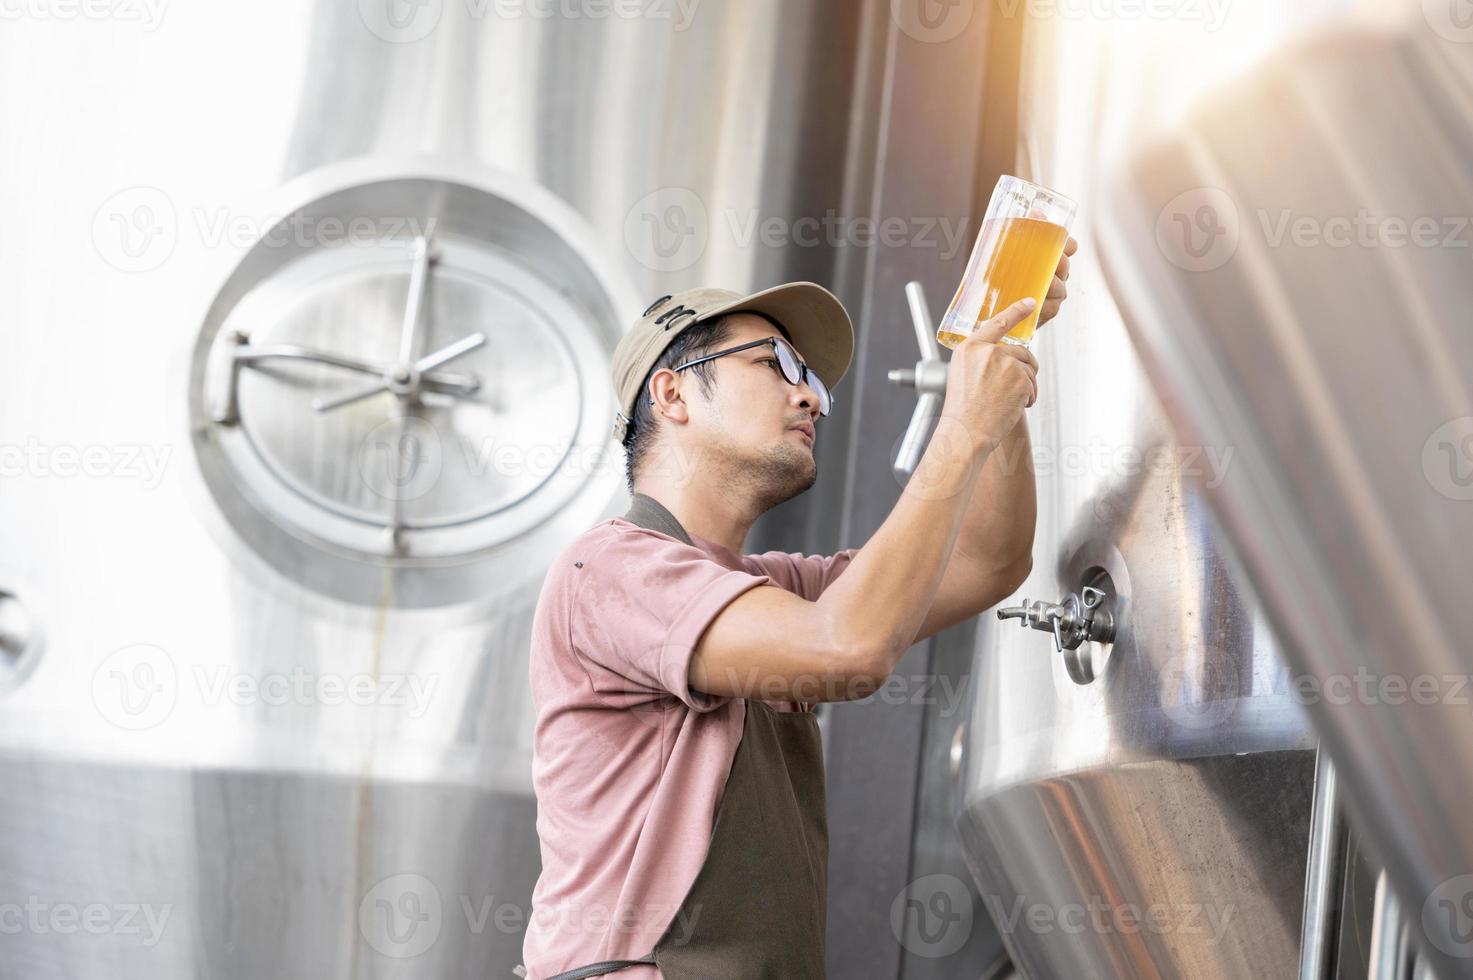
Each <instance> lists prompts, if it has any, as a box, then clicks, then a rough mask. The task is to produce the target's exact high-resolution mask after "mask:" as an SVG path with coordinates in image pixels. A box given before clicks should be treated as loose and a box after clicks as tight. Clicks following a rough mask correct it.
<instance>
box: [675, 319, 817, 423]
mask: <svg viewBox="0 0 1473 980" xmlns="http://www.w3.org/2000/svg"><path fill="white" fill-rule="evenodd" d="M764 345H766V346H769V347H771V348H772V350H773V353H774V354H775V355H776V360H777V366H778V370H779V371H780V372H781V373H782V376H783V380H785V381H787V383H788V384H790V385H796V384H800V383H802V382H805V381H806V382H807V383H808V387H810V388H812V389H813V391H814V393H815V394H817V395H818V414H819V415H827V414H829V409H831V408H833V407H834V398H833V396H832V395H830V394H829V388H828V385H826V384H824V383H823V379H822V378H820V377H819V376H818V374H817V372H815V371H814V370H813V369H812V368H811V367H809V366H808V365H807V364H804V363H803V362H802V361H800V360H799V359H798V352H797V351H795V350H793V348H792V347H790V346H789V345H788V342H787V341H785V340H783V339H782V338H781V337H763V338H762V339H761V340H754V341H752V342H751V343H750V344H741V345H739V346H736V347H728V348H727V349H726V350H719V351H717V352H716V353H714V354H706V355H705V356H703V357H697V358H693V359H692V360H689V361H686V362H685V363H684V364H682V365H680V366H679V367H676V368H673V369H672V370H675V371H684V370H685V369H686V368H688V367H693V366H695V365H697V364H700V363H702V362H704V361H709V360H712V359H713V358H717V357H725V356H726V355H727V354H735V353H736V352H737V351H742V350H751V349H752V348H753V347H762V346H764ZM755 363H757V364H761V363H762V362H761V361H757V362H755Z"/></svg>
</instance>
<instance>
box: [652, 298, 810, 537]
mask: <svg viewBox="0 0 1473 980" xmlns="http://www.w3.org/2000/svg"><path fill="white" fill-rule="evenodd" d="M728 324H729V326H730V327H731V336H730V337H729V338H728V339H727V340H726V341H724V342H723V343H722V344H721V345H720V346H719V347H717V348H716V350H726V349H728V348H731V347H738V346H740V345H742V344H745V343H749V342H750V341H753V340H761V339H762V338H764V337H779V338H781V337H782V334H781V333H779V332H778V330H777V328H776V327H774V326H773V325H772V324H771V323H770V322H768V321H767V320H764V319H763V318H762V317H760V316H756V315H755V314H751V313H737V314H733V315H732V316H731V317H730V318H729V320H728ZM794 350H797V348H796V347H794ZM710 353H713V354H714V353H716V351H714V350H713V351H711V352H710ZM798 356H799V358H802V357H803V352H802V351H801V350H798ZM708 363H709V364H710V366H711V368H712V370H713V374H714V376H715V379H716V384H715V390H714V391H712V393H711V397H710V399H707V398H706V397H705V396H704V394H703V393H702V391H701V388H700V385H699V384H698V383H697V381H696V379H695V378H693V377H690V376H689V375H690V371H689V370H687V371H682V372H680V373H681V374H682V375H685V376H686V377H685V378H683V380H682V385H681V393H682V396H683V397H684V398H685V401H686V404H687V406H688V410H689V413H690V424H689V425H687V426H684V427H682V428H683V431H682V432H681V433H680V435H679V438H681V439H682V441H683V442H684V444H685V449H686V450H687V451H688V452H689V453H691V458H694V459H696V460H697V461H698V465H701V466H706V465H710V466H713V467H715V468H716V470H717V471H718V472H719V477H720V479H721V481H722V484H723V485H729V484H734V485H735V487H734V489H735V488H741V489H743V490H745V491H746V492H748V493H749V494H750V495H751V496H752V497H753V498H754V499H755V502H756V503H757V504H758V506H759V507H760V509H762V510H766V509H768V508H771V507H775V506H777V505H778V504H780V503H782V502H783V501H785V500H789V499H791V498H793V497H796V496H797V495H798V494H800V493H802V492H803V491H804V490H807V489H808V488H809V487H811V486H813V483H814V481H815V480H816V479H818V464H817V463H816V462H815V461H814V458H813V445H812V444H811V443H810V442H809V440H808V437H807V436H806V435H805V434H804V433H803V432H801V431H799V430H798V429H795V428H794V426H795V425H800V424H802V423H808V424H810V425H812V426H813V429H814V435H815V437H816V436H817V435H818V433H819V432H821V431H822V428H823V426H822V424H821V423H820V421H819V414H818V395H817V393H816V392H814V390H813V389H812V388H810V387H809V386H808V385H807V384H806V383H804V384H797V385H794V384H789V383H788V381H787V379H786V378H784V377H783V375H782V370H781V369H780V368H779V367H778V364H777V355H776V354H775V353H774V351H773V349H772V348H771V347H770V346H767V345H762V346H758V347H752V348H749V349H747V350H744V351H738V352H737V353H735V354H726V355H723V356H722V357H718V358H716V359H714V360H712V361H709V362H708ZM712 475H713V476H715V475H717V473H713V474H712Z"/></svg>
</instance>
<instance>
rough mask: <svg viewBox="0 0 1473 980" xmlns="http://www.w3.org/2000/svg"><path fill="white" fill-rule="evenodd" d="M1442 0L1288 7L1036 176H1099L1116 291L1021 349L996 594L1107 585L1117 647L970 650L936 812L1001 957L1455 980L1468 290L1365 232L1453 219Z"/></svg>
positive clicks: (1136, 970)
mask: <svg viewBox="0 0 1473 980" xmlns="http://www.w3.org/2000/svg"><path fill="white" fill-rule="evenodd" d="M1326 6H1329V5H1326ZM1434 6H1435V5H1428V6H1427V7H1426V8H1425V10H1426V16H1423V15H1422V12H1420V11H1408V10H1401V9H1398V10H1396V11H1394V12H1393V14H1394V16H1392V17H1389V18H1388V19H1387V20H1385V21H1384V22H1383V21H1375V22H1369V23H1361V22H1347V21H1346V20H1332V21H1329V22H1327V23H1324V24H1320V25H1317V26H1316V27H1315V28H1314V29H1311V30H1308V31H1306V32H1305V33H1304V34H1303V35H1302V36H1300V37H1297V38H1295V39H1293V40H1292V41H1291V42H1289V43H1286V44H1284V45H1282V46H1281V47H1280V49H1279V50H1277V51H1274V52H1270V53H1269V55H1268V56H1267V57H1265V58H1264V59H1263V60H1262V61H1261V62H1256V63H1253V64H1251V65H1248V66H1245V67H1244V68H1243V69H1242V70H1240V71H1237V72H1235V73H1233V74H1231V75H1230V76H1228V77H1225V78H1224V79H1223V80H1222V82H1221V84H1219V85H1217V86H1215V87H1213V88H1212V89H1211V90H1210V91H1209V92H1208V93H1207V94H1205V95H1204V96H1203V97H1202V98H1200V99H1199V100H1197V101H1196V102H1195V103H1194V104H1193V105H1192V107H1191V109H1190V110H1189V111H1188V112H1186V113H1185V114H1184V115H1182V116H1181V117H1180V118H1179V119H1176V120H1174V121H1173V122H1172V123H1171V124H1170V125H1167V126H1163V127H1161V128H1160V129H1159V130H1158V131H1157V132H1155V133H1153V134H1152V135H1151V138H1149V139H1144V138H1142V139H1131V140H1124V141H1121V143H1120V144H1117V146H1118V148H1119V149H1120V151H1121V152H1120V153H1118V154H1117V155H1114V156H1113V157H1111V161H1113V162H1110V163H1109V165H1108V169H1109V173H1107V174H1103V175H1097V174H1095V175H1092V174H1091V173H1087V172H1085V171H1083V170H1081V169H1080V168H1079V167H1078V166H1077V165H1076V164H1077V161H1069V160H1067V159H1065V160H1060V159H1056V158H1047V157H1046V158H1045V159H1044V160H1043V161H1042V163H1044V164H1050V163H1051V164H1053V168H1052V169H1053V171H1054V172H1052V173H1046V174H1043V175H1041V176H1043V177H1044V179H1046V180H1047V179H1049V178H1052V179H1055V180H1059V181H1061V182H1063V186H1071V187H1072V186H1073V185H1072V184H1070V183H1068V181H1070V180H1071V179H1072V180H1079V181H1082V182H1088V183H1090V184H1091V187H1092V189H1093V191H1094V193H1092V194H1091V199H1090V200H1087V201H1082V202H1081V212H1082V213H1083V214H1084V215H1086V221H1087V222H1088V224H1089V227H1088V228H1087V230H1086V234H1085V235H1083V236H1081V237H1082V238H1084V239H1085V241H1086V242H1087V245H1086V247H1087V248H1088V249H1089V250H1090V251H1091V252H1092V253H1093V254H1092V255H1091V256H1090V258H1089V259H1088V260H1087V261H1086V263H1084V264H1082V266H1081V267H1082V268H1083V269H1084V270H1088V271H1085V273H1084V281H1085V282H1086V283H1091V284H1092V283H1094V282H1096V281H1098V282H1100V283H1101V284H1102V285H1104V286H1107V287H1108V288H1107V289H1099V290H1093V289H1091V288H1090V287H1089V286H1085V287H1084V288H1083V289H1082V290H1079V291H1080V292H1083V293H1084V296H1085V300H1084V303H1083V304H1082V306H1081V307H1078V308H1076V310H1075V311H1074V312H1073V313H1072V315H1073V316H1074V317H1076V318H1078V317H1080V316H1083V317H1086V318H1087V319H1088V327H1087V329H1077V330H1071V331H1069V332H1068V334H1067V335H1066V334H1065V333H1064V332H1063V331H1046V332H1045V335H1044V340H1043V342H1042V343H1041V344H1040V345H1036V347H1037V349H1038V352H1039V358H1040V361H1041V362H1042V363H1043V364H1044V375H1043V376H1044V377H1048V378H1051V379H1052V383H1050V384H1046V385H1045V386H1044V387H1043V392H1044V394H1043V396H1042V399H1041V405H1040V407H1039V409H1038V410H1036V411H1035V414H1034V432H1035V441H1036V442H1037V443H1038V444H1039V447H1040V450H1041V453H1040V456H1039V460H1040V474H1039V492H1040V509H1039V535H1038V540H1037V546H1036V552H1035V566H1034V567H1035V570H1034V573H1033V575H1032V577H1031V578H1030V579H1029V581H1028V582H1027V583H1026V584H1025V585H1024V587H1023V589H1022V592H1021V595H1022V596H1023V597H1025V598H1026V599H1028V600H1031V602H1030V604H1028V605H1025V606H1020V607H1019V608H1018V609H1017V610H1016V614H1015V615H1016V617H1021V618H1022V621H1023V622H1025V623H1026V622H1028V621H1029V620H1036V621H1038V622H1039V623H1040V624H1041V625H1043V626H1045V627H1047V626H1048V625H1050V623H1051V622H1052V620H1050V619H1049V615H1050V610H1051V608H1052V607H1050V606H1045V605H1038V603H1062V602H1063V601H1064V600H1065V599H1066V597H1068V596H1070V595H1071V594H1072V595H1074V596H1075V597H1079V596H1082V595H1083V590H1084V589H1085V588H1087V587H1088V588H1098V589H1100V590H1101V591H1102V592H1103V597H1102V599H1101V601H1100V609H1101V611H1102V612H1105V613H1108V614H1109V615H1110V617H1111V619H1110V624H1111V626H1112V627H1113V630H1114V635H1113V638H1112V640H1113V642H1109V643H1093V642H1089V641H1087V640H1086V641H1084V642H1081V643H1080V644H1079V645H1078V646H1077V647H1075V648H1074V649H1066V650H1057V649H1056V644H1055V642H1054V639H1053V637H1052V636H1051V635H1049V634H1047V633H1044V632H1035V631H1033V630H1029V629H1020V628H1019V626H1018V623H1017V622H1015V621H1013V619H1006V620H1001V621H996V622H992V623H990V624H988V625H987V626H986V627H984V629H983V631H982V634H981V636H980V638H979V643H978V657H977V666H976V670H977V673H976V676H975V679H974V680H975V684H974V691H975V693H976V701H975V704H974V706H973V712H972V715H971V718H970V719H969V721H968V724H967V727H966V729H965V731H964V732H963V735H962V740H963V745H964V748H965V753H964V762H963V764H962V766H961V772H960V781H961V784H962V787H963V789H962V793H963V805H962V808H961V811H960V813H959V819H958V827H959V829H960V831H961V834H962V837H963V840H964V842H965V845H966V847H967V851H968V854H969V858H970V860H971V863H972V867H973V869H974V871H975V873H976V875H977V878H978V882H979V884H980V886H981V891H982V899H983V901H984V902H986V903H987V904H988V905H989V909H990V911H992V913H993V915H994V918H995V919H996V921H997V924H998V926H999V928H1000V929H1001V932H1002V935H1003V938H1004V941H1005V942H1006V944H1007V946H1008V949H1009V951H1010V952H1011V954H1012V956H1013V960H1014V962H1015V964H1016V965H1017V966H1018V967H1020V968H1021V969H1022V970H1023V972H1025V973H1026V974H1027V975H1029V976H1035V977H1045V976H1123V977H1158V976H1185V977H1192V978H1208V977H1222V978H1229V977H1249V976H1253V977H1259V976H1264V977H1266V976H1274V977H1282V976H1294V975H1300V976H1306V977H1311V976H1313V977H1322V976H1329V975H1340V976H1357V975H1359V976H1364V975H1366V972H1365V971H1366V970H1367V968H1368V967H1367V963H1368V961H1369V960H1376V961H1377V962H1378V963H1379V964H1380V965H1376V966H1372V967H1370V970H1371V973H1370V975H1372V976H1402V975H1410V970H1411V966H1410V964H1411V963H1412V961H1413V958H1414V957H1421V961H1420V964H1419V965H1418V967H1417V969H1418V971H1419V972H1418V975H1423V974H1422V973H1421V971H1422V970H1425V969H1428V968H1432V967H1435V968H1436V970H1437V975H1439V976H1444V977H1452V976H1465V975H1468V970H1469V963H1470V962H1473V961H1470V960H1469V959H1468V957H1469V955H1470V954H1473V946H1470V944H1469V943H1468V922H1469V918H1468V916H1467V914H1466V906H1459V905H1458V904H1457V903H1458V900H1459V899H1460V897H1461V898H1463V900H1466V898H1465V897H1466V896H1467V895H1468V894H1469V893H1470V891H1473V886H1470V885H1469V884H1468V883H1469V882H1470V881H1473V877H1470V876H1469V872H1470V868H1473V847H1470V846H1469V843H1468V827H1469V824H1468V821H1467V819H1466V814H1467V804H1468V799H1469V786H1470V781H1469V776H1468V774H1469V772H1470V771H1473V770H1470V766H1469V765H1468V760H1467V754H1468V751H1469V746H1470V745H1473V737H1470V731H1469V715H1468V713H1467V709H1466V707H1465V706H1459V704H1460V702H1459V701H1458V700H1457V698H1458V695H1457V690H1458V688H1455V687H1453V686H1452V685H1455V684H1457V683H1458V680H1459V679H1460V678H1461V679H1466V677H1467V675H1468V672H1469V660H1468V657H1467V654H1466V649H1465V647H1466V645H1465V644H1461V643H1459V642H1458V640H1457V628H1456V625H1455V624H1456V623H1458V622H1459V621H1460V619H1461V616H1462V610H1463V606H1464V605H1465V604H1466V592H1467V588H1466V587H1467V582H1468V580H1469V565H1468V562H1469V554H1470V551H1469V548H1468V542H1469V541H1470V540H1473V528H1470V525H1469V520H1470V512H1469V510H1468V504H1467V503H1466V501H1467V499H1468V497H1469V494H1468V493H1467V490H1466V488H1467V483H1468V480H1467V472H1468V468H1469V466H1470V464H1473V455H1469V453H1468V451H1467V450H1468V447H1469V446H1473V441H1470V440H1467V439H1466V434H1467V433H1468V431H1469V420H1468V418H1467V415H1468V411H1469V404H1470V403H1469V401H1468V377H1467V365H1468V364H1469V363H1470V355H1469V349H1468V340H1469V333H1468V331H1467V328H1466V310H1467V306H1468V295H1467V294H1468V284H1469V282H1470V281H1473V280H1470V278H1469V276H1468V274H1467V268H1466V258H1467V256H1466V247H1465V246H1464V247H1458V246H1457V244H1456V243H1454V245H1453V247H1451V248H1436V247H1426V246H1425V239H1424V247H1422V248H1415V247H1398V246H1396V244H1395V240H1394V238H1388V237H1385V236H1388V235H1391V236H1394V235H1396V234H1397V232H1396V231H1395V227H1396V226H1395V224H1394V223H1395V222H1398V221H1404V222H1408V223H1410V222H1412V221H1413V220H1414V218H1415V216H1444V217H1443V218H1442V219H1429V220H1435V223H1436V227H1437V228H1439V229H1441V230H1442V232H1443V234H1444V235H1446V234H1448V232H1449V228H1450V227H1451V226H1450V225H1449V221H1450V220H1453V221H1456V220H1460V219H1447V218H1446V217H1445V216H1449V215H1466V214H1467V213H1468V210H1467V209H1468V200H1469V193H1468V185H1467V181H1466V179H1465V173H1464V169H1465V168H1464V167H1463V166H1462V163H1463V162H1464V160H1465V158H1466V154H1467V150H1468V147H1469V145H1470V143H1469V133H1470V129H1473V126H1470V116H1469V113H1468V106H1469V105H1470V104H1473V103H1470V99H1469V96H1470V91H1473V89H1470V86H1469V79H1470V78H1473V71H1470V62H1469V50H1470V49H1469V46H1468V45H1467V44H1466V43H1464V42H1466V40H1467V36H1466V31H1463V32H1462V33H1461V34H1460V33H1459V32H1458V31H1457V30H1455V29H1454V25H1453V24H1452V23H1450V22H1447V20H1446V18H1445V17H1443V18H1442V19H1441V20H1439V19H1438V18H1437V17H1435V16H1433V7H1434ZM1464 26H1465V25H1464ZM1185 31H1186V29H1185V28H1183V29H1182V33H1185ZM1217 43H1219V44H1220V43H1221V42H1220V41H1219V42H1217ZM1116 54H1117V56H1118V54H1119V52H1118V51H1117V52H1116ZM1095 69H1098V70H1100V71H1101V77H1102V78H1108V76H1109V73H1108V72H1107V71H1105V70H1104V68H1103V67H1102V66H1101V65H1099V64H1098V63H1094V64H1086V65H1084V67H1083V70H1084V71H1085V72H1089V71H1091V70H1095ZM1090 77H1093V76H1090ZM1101 84H1102V86H1103V88H1104V90H1105V91H1107V92H1109V93H1110V94H1111V95H1112V96H1120V97H1121V99H1122V101H1126V100H1125V99H1124V98H1123V95H1121V93H1123V92H1124V91H1126V89H1124V88H1112V87H1111V86H1110V85H1109V84H1107V82H1102V83H1101ZM1066 88H1067V86H1066V85H1061V86H1060V87H1059V90H1060V91H1063V90H1065V89H1066ZM1105 128H1106V127H1104V126H1103V125H1102V126H1101V127H1100V129H1101V131H1102V132H1103V131H1104V130H1105ZM1388 134H1391V138H1388ZM1042 143H1043V144H1044V145H1048V136H1047V134H1046V133H1045V134H1044V135H1043V137H1042ZM1409 146H1415V147H1417V152H1416V153H1415V154H1412V155H1410V156H1408V155H1407V154H1406V148H1407V147H1409ZM1091 166H1093V164H1091ZM1358 215H1359V216H1367V217H1368V218H1369V220H1370V221H1371V222H1372V225H1371V231H1370V233H1369V236H1370V240H1369V241H1368V240H1367V237H1366V234H1365V233H1361V234H1359V237H1357V238H1355V239H1354V240H1349V241H1347V240H1345V237H1344V236H1340V237H1339V238H1337V237H1336V236H1337V235H1338V232H1337V229H1338V228H1339V227H1341V225H1342V224H1343V225H1344V226H1345V227H1347V228H1349V227H1352V226H1353V224H1352V223H1353V222H1356V221H1357V220H1362V221H1364V220H1365V219H1364V218H1359V219H1358V217H1357V216H1358ZM1285 216H1288V217H1287V219H1286V217H1285ZM1286 220H1287V222H1290V223H1296V224H1295V228H1297V230H1294V231H1284V229H1285V228H1286ZM1462 220H1463V221H1464V223H1465V219H1462ZM1306 222H1308V227H1309V228H1310V229H1314V230H1317V231H1312V232H1311V233H1310V235H1309V237H1308V238H1306V234H1305V228H1306ZM1425 225H1426V222H1424V227H1425ZM1316 234H1318V235H1319V237H1315V235H1316ZM1440 240H1443V241H1446V239H1440ZM1099 264H1103V270H1101V269H1100V268H1099ZM1095 273H1102V274H1101V275H1100V278H1099V279H1098V280H1095V279H1092V278H1088V277H1090V276H1092V275H1093V274H1095ZM1075 278H1081V277H1080V276H1076V277H1075ZM1077 323H1078V320H1077V319H1076V320H1075V321H1074V323H1071V326H1074V325H1076V324H1077ZM1061 611H1064V612H1068V613H1070V614H1071V615H1074V616H1075V617H1076V618H1077V617H1078V614H1079V612H1080V609H1079V608H1078V607H1077V605H1076V606H1070V607H1069V608H1068V609H1065V610H1061ZM1064 638H1065V639H1070V637H1069V636H1068V634H1067V633H1065V634H1064ZM1418 677H1421V678H1423V679H1424V680H1430V681H1434V684H1433V687H1434V691H1433V697H1434V700H1433V701H1426V700H1424V701H1421V702H1413V701H1412V700H1411V699H1410V698H1409V697H1408V696H1407V695H1406V694H1405V693H1404V692H1405V691H1406V690H1407V689H1409V687H1410V685H1412V684H1414V683H1416V681H1417V678H1418ZM1361 678H1368V679H1369V685H1368V686H1367V685H1366V684H1365V683H1364V682H1363V681H1362V680H1361ZM1434 679H1437V680H1434ZM1388 681H1389V682H1394V683H1391V684H1388V683H1387V682H1388ZM1398 685H1399V686H1398ZM1439 685H1440V686H1439ZM1424 687H1425V685H1424ZM1399 692H1400V693H1399ZM1312 721H1313V722H1314V723H1315V726H1316V727H1314V728H1312V727H1311V722H1312ZM1317 735H1323V742H1322V743H1320V739H1319V738H1317ZM1317 743H1320V749H1321V751H1322V756H1321V757H1320V758H1319V759H1318V762H1319V763H1320V768H1319V772H1318V778H1317V775H1316V764H1317V755H1316V746H1317ZM1331 759H1333V762H1334V770H1335V772H1336V773H1338V776H1337V777H1336V778H1335V780H1334V785H1340V786H1341V789H1340V790H1339V791H1338V793H1337V792H1336V791H1333V790H1331V788H1330V787H1331V785H1332V781H1331V778H1330V770H1329V763H1330V760H1331ZM1317 793H1319V794H1320V797H1319V798H1317V797H1316V794H1317ZM1337 798H1340V799H1341V802H1340V803H1339V804H1337V803H1336V799H1337ZM1337 814H1338V815H1339V816H1337ZM1342 817H1343V818H1344V819H1347V820H1349V822H1350V824H1351V826H1352V827H1353V828H1354V834H1355V835H1356V836H1354V837H1353V839H1354V840H1356V841H1357V846H1356V847H1352V848H1350V849H1349V851H1347V850H1346V849H1345V848H1344V847H1343V846H1341V845H1338V844H1337V843H1336V841H1343V840H1344V839H1345V838H1344V831H1343V829H1338V830H1337V829H1335V828H1336V827H1337V826H1338V825H1337V824H1336V821H1337V820H1338V819H1340V818H1342ZM1312 821H1313V823H1312ZM1359 843H1364V844H1365V853H1368V854H1371V855H1374V860H1375V861H1378V862H1381V864H1380V865H1376V866H1384V868H1385V876H1384V880H1383V881H1382V883H1381V884H1380V885H1379V886H1376V887H1374V888H1365V889H1359V890H1358V889H1357V885H1356V884H1355V883H1356V881H1357V874H1358V872H1357V871H1356V870H1355V865H1356V862H1357V861H1360V860H1364V858H1357V857H1355V856H1354V855H1355V852H1357V851H1358V850H1359ZM1371 880H1372V881H1374V880H1375V871H1374V870H1373V871H1372V873H1371ZM1306 881H1308V882H1310V884H1311V889H1312V890H1311V891H1310V892H1309V894H1306ZM1342 888H1343V891H1341V890H1340V889H1342ZM1373 895H1374V910H1372V909H1371V907H1370V906H1371V904H1372V899H1373ZM1358 906H1364V908H1358ZM1398 909H1399V910H1400V911H1396V910H1398ZM1362 912H1364V913H1365V914H1364V915H1362ZM1368 924H1369V928H1367V927H1366V926H1367V925H1368ZM1337 929H1338V930H1339V934H1338V939H1337V932H1336V930H1337ZM1373 933H1374V935H1375V939H1374V940H1373V939H1372V935H1373ZM1337 942H1338V949H1339V952H1338V954H1337V953H1336V943H1337ZM1301 953H1303V954H1305V957H1306V959H1305V961H1304V962H1305V965H1306V969H1307V970H1308V972H1306V973H1302V974H1301V973H1299V970H1300V967H1301ZM1337 955H1338V957H1339V959H1338V960H1337ZM1403 960H1404V961H1405V962H1404V964H1403V962H1402V961H1403ZM1387 964H1390V965H1389V966H1388V965H1387ZM1403 966H1405V969H1406V970H1407V971H1408V972H1406V973H1403V972H1401V971H1402V969H1403ZM1336 969H1339V970H1340V971H1341V972H1340V973H1338V974H1333V973H1331V972H1328V971H1333V970H1336ZM1383 971H1384V972H1383Z"/></svg>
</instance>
